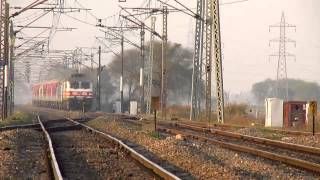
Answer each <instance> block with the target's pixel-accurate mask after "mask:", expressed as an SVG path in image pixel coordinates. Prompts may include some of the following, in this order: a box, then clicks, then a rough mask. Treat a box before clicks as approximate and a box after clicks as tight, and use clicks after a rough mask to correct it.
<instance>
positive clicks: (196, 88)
mask: <svg viewBox="0 0 320 180" xmlns="http://www.w3.org/2000/svg"><path fill="white" fill-rule="evenodd" d="M203 5H204V0H198V1H197V12H196V14H197V16H196V30H195V42H194V55H193V72H192V89H191V109H190V120H194V119H195V118H197V117H199V114H200V111H201V86H202V78H201V76H202V75H201V71H200V68H201V66H202V50H203V48H202V43H203V27H204V21H203Z"/></svg>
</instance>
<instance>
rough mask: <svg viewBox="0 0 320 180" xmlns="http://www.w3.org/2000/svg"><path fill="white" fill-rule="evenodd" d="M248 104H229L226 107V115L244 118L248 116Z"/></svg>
mask: <svg viewBox="0 0 320 180" xmlns="http://www.w3.org/2000/svg"><path fill="white" fill-rule="evenodd" d="M247 109H248V105H247V104H243V103H240V104H235V103H234V104H228V105H226V106H225V114H226V115H229V116H244V115H247Z"/></svg>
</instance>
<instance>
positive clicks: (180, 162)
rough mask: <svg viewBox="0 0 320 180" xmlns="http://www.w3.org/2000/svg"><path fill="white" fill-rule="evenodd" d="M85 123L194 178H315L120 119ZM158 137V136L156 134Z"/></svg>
mask: <svg viewBox="0 0 320 180" xmlns="http://www.w3.org/2000/svg"><path fill="white" fill-rule="evenodd" d="M88 125H90V126H92V127H94V128H97V129H100V130H102V131H105V132H107V133H111V134H114V135H116V136H118V137H120V138H123V139H127V140H129V141H131V142H132V143H136V144H140V145H142V146H143V147H145V148H146V149H147V150H149V151H150V152H152V153H154V154H155V155H157V156H158V157H160V158H161V159H163V160H165V161H168V162H170V163H172V164H173V165H175V166H177V167H180V168H181V169H182V170H184V171H186V172H189V173H190V174H191V175H192V176H193V177H194V178H196V179H244V178H245V179H319V178H320V176H319V175H316V174H313V173H310V172H307V171H304V170H299V169H296V168H294V167H291V166H287V165H285V164H281V163H277V162H274V161H269V160H266V159H262V158H259V157H256V156H251V155H248V154H244V153H238V152H235V151H231V150H227V149H224V148H220V147H219V146H215V145H211V144H207V143H199V142H196V141H189V140H178V139H176V138H175V137H174V136H168V137H163V138H160V139H159V138H155V137H154V134H152V133H151V132H150V131H148V130H144V129H143V128H142V129H141V128H139V127H137V126H136V125H134V124H130V123H125V122H123V121H114V120H110V119H109V120H108V118H98V119H96V120H93V121H90V122H88ZM160 137H162V136H160Z"/></svg>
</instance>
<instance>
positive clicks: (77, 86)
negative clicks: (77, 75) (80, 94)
mask: <svg viewBox="0 0 320 180" xmlns="http://www.w3.org/2000/svg"><path fill="white" fill-rule="evenodd" d="M70 88H72V89H79V88H80V85H79V82H78V81H72V82H70Z"/></svg>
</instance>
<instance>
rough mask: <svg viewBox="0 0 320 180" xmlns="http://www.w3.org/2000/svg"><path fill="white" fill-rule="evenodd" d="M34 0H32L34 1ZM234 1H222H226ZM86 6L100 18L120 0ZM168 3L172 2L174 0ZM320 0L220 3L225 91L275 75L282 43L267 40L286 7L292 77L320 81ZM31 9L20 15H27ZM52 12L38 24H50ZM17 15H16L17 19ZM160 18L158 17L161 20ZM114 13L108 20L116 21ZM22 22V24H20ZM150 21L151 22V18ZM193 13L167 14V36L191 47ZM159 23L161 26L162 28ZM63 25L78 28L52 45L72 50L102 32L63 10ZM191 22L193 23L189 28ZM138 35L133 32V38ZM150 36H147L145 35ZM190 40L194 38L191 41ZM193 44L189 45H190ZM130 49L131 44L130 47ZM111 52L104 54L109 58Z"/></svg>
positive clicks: (137, 1) (18, 0)
mask: <svg viewBox="0 0 320 180" xmlns="http://www.w3.org/2000/svg"><path fill="white" fill-rule="evenodd" d="M32 1H33V0H32ZM32 1H31V0H9V2H11V3H12V5H18V6H24V5H27V4H28V3H30V2H32ZM65 1H66V2H67V4H68V5H75V1H74V0H70V1H68V0H65ZM127 1H128V3H121V6H129V7H136V6H140V5H141V4H143V3H144V2H145V1H146V0H127ZM231 1H232V0H224V1H220V2H221V3H222V4H223V3H225V2H231ZM78 2H80V3H81V4H82V5H83V6H85V7H87V8H91V9H92V11H91V12H92V14H94V15H95V16H96V17H98V18H105V17H109V16H112V15H114V14H116V13H117V12H119V7H118V5H119V3H118V0H104V1H102V0H90V1H89V0H78ZM168 2H169V3H172V4H174V1H172V0H170V1H168ZM180 2H183V3H184V4H186V5H187V6H188V7H190V8H195V6H196V1H195V0H180ZM319 8H320V1H319V0H249V1H247V2H243V3H238V4H232V5H222V6H221V10H220V11H221V25H222V27H221V28H222V42H223V58H224V59H223V70H224V71H223V73H224V82H225V85H224V87H225V90H226V91H230V92H232V93H239V92H242V91H249V90H250V89H251V86H252V84H253V83H255V82H257V81H262V80H264V79H266V78H276V68H277V59H272V60H271V61H269V54H273V53H275V52H277V50H278V44H276V43H273V44H271V46H270V47H269V40H270V39H275V38H278V37H279V29H272V30H271V32H269V25H273V24H276V23H279V22H280V18H281V13H282V12H284V13H285V16H286V21H287V22H288V23H290V24H293V25H296V26H297V31H296V32H295V31H294V29H291V30H288V32H287V35H288V36H289V37H290V38H291V39H293V40H296V41H297V46H296V47H294V46H293V45H288V51H289V52H291V53H292V54H295V55H296V57H297V58H296V59H297V60H296V61H293V60H290V59H288V61H287V64H288V77H289V78H297V79H303V80H307V81H311V82H317V83H319V84H320V73H319V71H318V69H319V68H320V21H319V20H320V11H319ZM27 14H28V13H26V14H23V15H21V17H19V18H22V17H23V16H26V15H27ZM68 15H70V16H73V17H76V18H79V19H82V20H84V21H86V22H90V23H92V24H96V20H95V19H94V18H93V17H92V16H91V15H90V14H88V13H86V12H82V13H72V14H68ZM51 17H52V15H49V16H48V17H47V18H44V19H43V20H42V21H40V22H39V23H42V25H44V24H43V23H46V24H47V25H50V23H51V22H52V20H50V18H51ZM19 18H18V19H19ZM161 20H162V19H161V17H160V16H159V17H158V19H157V21H158V22H160V21H161ZM113 22H115V19H114V18H109V19H108V21H107V23H108V25H112V23H113ZM21 24H23V23H21ZM146 24H150V21H149V20H148V21H147V22H146ZM192 24H194V22H193V20H192V18H190V17H189V16H186V15H184V14H181V13H171V14H169V31H168V33H169V35H168V38H169V40H170V41H172V42H178V43H181V44H183V45H185V46H189V47H192V46H193V42H192V39H193V37H192V33H193V31H194V27H192V26H191V25H192ZM160 25H161V24H157V31H159V32H161V27H160ZM59 26H60V27H75V28H77V30H74V31H72V32H58V33H57V34H56V35H55V38H54V39H53V42H52V44H51V48H52V49H74V48H75V47H81V46H87V47H91V46H97V43H96V42H95V38H94V36H102V35H103V34H102V33H99V30H98V29H97V28H96V27H93V26H90V25H85V24H83V23H80V22H77V21H74V20H73V19H71V18H70V17H67V16H65V15H61V17H60V25H59ZM190 27H192V28H190ZM30 33H32V32H30ZM131 38H132V39H133V40H134V39H135V38H134V37H133V36H132V37H131ZM147 39H148V37H147ZM190 42H191V43H190ZM187 43H189V44H187ZM127 48H128V47H127ZM111 56H112V54H105V55H103V57H104V59H105V62H106V61H107V60H110V58H111Z"/></svg>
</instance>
